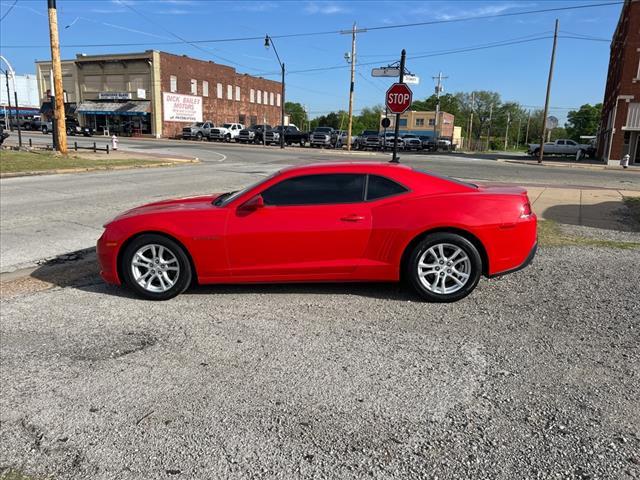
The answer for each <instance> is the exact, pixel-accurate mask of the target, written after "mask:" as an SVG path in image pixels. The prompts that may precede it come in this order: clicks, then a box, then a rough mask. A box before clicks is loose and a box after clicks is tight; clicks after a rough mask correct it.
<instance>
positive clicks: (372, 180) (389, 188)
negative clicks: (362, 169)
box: [367, 175, 407, 200]
mask: <svg viewBox="0 0 640 480" xmlns="http://www.w3.org/2000/svg"><path fill="white" fill-rule="evenodd" d="M406 191H407V189H406V188H404V187H403V186H402V185H400V184H398V183H396V182H394V181H393V180H389V179H388V178H385V177H379V176H378V175H369V184H368V185H367V200H376V199H378V198H384V197H390V196H392V195H398V194H400V193H404V192H406Z"/></svg>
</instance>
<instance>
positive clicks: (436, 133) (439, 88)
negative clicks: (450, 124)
mask: <svg viewBox="0 0 640 480" xmlns="http://www.w3.org/2000/svg"><path fill="white" fill-rule="evenodd" d="M431 78H433V79H434V80H436V81H437V82H438V83H437V84H436V118H435V121H434V122H433V133H434V136H435V137H436V138H435V140H436V144H437V142H438V139H439V138H440V132H439V131H438V125H439V124H440V122H439V120H440V93H442V91H443V90H444V87H443V86H442V80H445V79H447V78H449V77H443V76H442V72H439V73H438V76H437V77H431ZM440 130H442V128H440Z"/></svg>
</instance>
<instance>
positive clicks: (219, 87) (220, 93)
mask: <svg viewBox="0 0 640 480" xmlns="http://www.w3.org/2000/svg"><path fill="white" fill-rule="evenodd" d="M216 89H217V92H216V93H217V97H218V98H222V84H221V83H219V84H218V85H217V86H216Z"/></svg>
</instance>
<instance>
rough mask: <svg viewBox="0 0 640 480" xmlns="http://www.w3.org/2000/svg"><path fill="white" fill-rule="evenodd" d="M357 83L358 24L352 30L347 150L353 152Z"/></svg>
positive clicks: (354, 24)
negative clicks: (354, 96)
mask: <svg viewBox="0 0 640 480" xmlns="http://www.w3.org/2000/svg"><path fill="white" fill-rule="evenodd" d="M355 82H356V23H355V22H353V29H352V30H351V84H350V86H349V126H348V130H347V150H351V129H352V128H353V93H354V89H355Z"/></svg>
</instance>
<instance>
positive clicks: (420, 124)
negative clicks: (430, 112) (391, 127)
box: [416, 118, 424, 127]
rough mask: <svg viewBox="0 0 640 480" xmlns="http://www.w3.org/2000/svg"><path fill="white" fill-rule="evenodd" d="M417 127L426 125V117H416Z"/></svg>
mask: <svg viewBox="0 0 640 480" xmlns="http://www.w3.org/2000/svg"><path fill="white" fill-rule="evenodd" d="M416 127H424V118H416Z"/></svg>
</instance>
